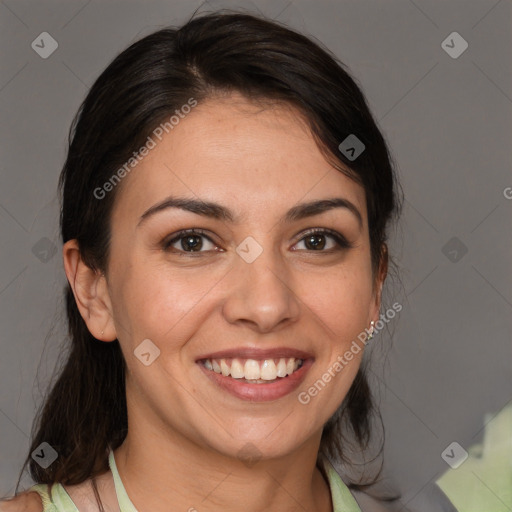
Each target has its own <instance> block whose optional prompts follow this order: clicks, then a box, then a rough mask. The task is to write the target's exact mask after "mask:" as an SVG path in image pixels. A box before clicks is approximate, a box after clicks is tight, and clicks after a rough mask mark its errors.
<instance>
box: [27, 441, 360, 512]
mask: <svg viewBox="0 0 512 512" xmlns="http://www.w3.org/2000/svg"><path fill="white" fill-rule="evenodd" d="M319 461H320V462H321V464H322V467H323V469H324V471H325V474H326V475H327V479H328V481H329V487H330V489H331V495H332V505H333V511H334V512H361V509H360V508H359V505H358V504H357V502H356V500H355V498H354V497H353V495H352V493H351V492H350V490H349V488H348V487H347V486H346V485H345V483H344V482H343V480H342V479H341V478H340V476H339V475H338V473H337V472H336V470H335V469H334V467H333V465H332V464H331V463H330V462H329V460H328V459H327V458H326V457H324V456H320V458H319ZM108 463H109V466H110V470H111V471H112V475H113V477H114V484H115V489H116V494H117V501H118V502H119V509H120V511H121V512H137V509H136V508H135V506H134V505H133V503H132V502H131V500H130V498H129V497H128V494H127V493H126V490H125V488H124V485H123V482H122V481H121V477H120V476H119V473H118V471H117V466H116V461H115V459H114V452H113V451H112V450H110V453H109V456H108ZM29 491H36V492H37V493H38V494H39V495H40V496H41V499H42V501H43V507H44V508H43V511H44V512H79V511H78V508H77V507H76V505H75V504H74V503H73V501H72V500H71V498H70V496H69V494H68V493H67V492H66V490H65V489H64V487H63V486H62V485H61V484H59V483H57V484H55V485H54V486H53V488H52V491H51V495H50V493H49V492H48V485H47V484H36V485H33V486H32V487H31V488H30V489H29Z"/></svg>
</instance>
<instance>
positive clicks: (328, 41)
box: [0, 0, 512, 506]
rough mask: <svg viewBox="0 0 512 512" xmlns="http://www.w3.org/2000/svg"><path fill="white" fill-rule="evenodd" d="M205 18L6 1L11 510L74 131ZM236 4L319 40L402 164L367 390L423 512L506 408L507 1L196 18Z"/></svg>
mask: <svg viewBox="0 0 512 512" xmlns="http://www.w3.org/2000/svg"><path fill="white" fill-rule="evenodd" d="M199 5H201V2H195V1H189V2H185V1H180V2H178V1H175V0H167V1H151V2H142V1H138V2H127V1H126V2H114V1H108V2H99V1H66V2H62V1H61V2H50V1H46V0H45V1H37V2H36V1H14V0H2V1H0V26H1V30H0V39H1V48H2V52H1V57H0V58H1V66H0V69H1V76H0V119H1V123H0V130H1V134H0V141H1V143H0V147H1V151H2V153H1V158H0V173H1V186H0V229H1V231H0V234H1V252H0V255H1V265H0V318H1V325H2V330H1V338H0V343H1V345H0V346H1V356H0V375H1V385H0V434H1V435H0V494H6V493H11V492H13V490H14V484H15V481H16V477H17V474H18V472H19V468H20V465H21V461H22V459H23V458H24V456H25V455H26V452H27V450H28V441H29V434H30V429H31V424H32V420H33V417H34V413H35V409H36V407H37V405H38V404H39V403H40V400H41V396H42V395H41V394H42V392H44V390H45V387H46V385H47V384H48V379H49V377H50V375H51V372H52V370H53V368H54V365H55V363H56V361H57V360H58V357H59V355H63V354H62V353H61V343H62V341H63V340H64V337H65V324H64V322H63V303H62V298H61V296H62V290H63V286H64V283H65V276H64V272H63V269H62V259H61V253H60V251H61V244H60V240H59V236H58V200H57V197H56V184H57V177H58V174H59V172H60V168H61V166H62V164H63V161H64V156H65V147H66V137H67V133H68V129H69V125H70V122H71V119H72V116H73V115H74V113H75V112H76V110H77V109H78V106H79V104H80V102H81V101H82V99H83V98H84V96H85V94H86V92H87V90H88V89H89V87H90V86H91V85H92V83H93V82H94V80H95V79H96V77H97V76H98V75H99V73H100V72H101V71H102V70H103V69H104V68H105V67H106V66H107V65H108V63H109V62H110V61H111V60H112V59H113V58H114V56H115V55H116V54H117V53H118V52H120V51H121V50H123V49H124V48H125V47H126V46H128V45H129V44H130V43H132V42H134V41H135V40H137V39H139V38H140V37H142V36H144V35H147V34H149V33H150V32H152V31H154V30H156V29H158V28H161V27H163V26H165V25H169V24H173V25H174V24H180V23H182V22H183V21H185V19H186V18H188V17H189V16H190V14H191V13H192V11H193V10H194V9H196V8H197V7H198V6H199ZM240 6H241V7H244V8H246V9H249V10H252V11H254V10H256V9H257V10H259V11H261V12H262V13H264V14H266V15H268V16H271V17H274V18H276V19H278V20H280V21H283V22H285V23H288V24H289V25H290V26H292V27H295V28H297V29H299V30H300V31H302V32H305V33H306V34H308V35H312V36H314V37H315V38H317V39H319V40H320V41H322V42H323V43H324V44H325V45H326V46H327V47H328V48H330V49H331V50H332V51H333V52H334V53H335V54H336V55H337V56H338V57H339V58H340V59H341V60H342V61H343V62H344V63H345V64H347V65H348V67H349V68H350V70H351V72H352V74H353V76H354V77H355V78H356V80H357V81H358V83H359V84H360V85H361V87H362V89H363V91H364V93H365V94H366V96H367V98H368V101H369V104H370V107H371V109H372V111H373V113H374V115H375V117H376V119H377V120H378V121H379V124H380V126H381V128H382V130H383V132H384V134H385V137H386V138H387V140H388V142H389V144H390V146H391V149H392V152H393V156H394V158H395V160H396V163H397V165H398V170H399V175H400V178H401V180H402V185H403V188H404V192H405V197H406V201H405V205H404V211H403V216H402V220H401V222H400V225H399V226H398V229H397V230H396V232H394V233H393V237H392V241H391V253H392V254H393V255H394V257H395V259H396V261H397V263H398V265H399V267H400V272H401V280H402V283H403V287H402V288H401V287H400V286H393V287H388V292H387V297H388V299H387V302H386V304H385V305H384V307H389V305H391V304H392V303H393V302H395V301H399V302H400V303H402V304H403V306H404V308H403V310H402V312H401V313H400V314H399V315H398V316H397V317H396V318H395V319H394V320H393V321H392V323H393V325H392V330H393V331H394V332H393V333H392V334H393V336H392V339H393V341H392V344H391V341H390V339H389V336H387V335H386V333H381V334H379V335H378V336H377V337H376V338H375V340H377V341H376V342H378V343H381V344H382V346H381V347H380V348H379V350H374V351H373V354H372V357H373V358H374V359H373V360H374V362H375V357H376V356H377V355H378V356H379V357H381V359H382V361H383V364H377V365H374V372H375V373H374V374H373V375H374V380H375V382H377V383H378V382H380V383H381V384H380V397H381V407H382V413H383V418H384V422H385V426H386V448H385V460H386V464H385V468H386V473H387V474H388V475H390V476H391V477H392V479H393V480H395V481H396V482H398V484H399V486H400V488H401V490H402V492H403V494H404V498H403V503H408V505H409V506H414V504H415V503H416V502H419V500H421V495H422V490H423V489H424V488H425V485H426V484H427V483H428V482H431V481H435V480H436V479H437V478H438V477H439V476H440V475H441V474H442V473H443V472H444V471H446V470H447V469H448V466H447V465H446V463H445V462H444V460H443V459H442V458H441V453H442V451H443V450H444V449H445V448H446V447H447V446H448V445H449V444H450V443H451V442H452V441H457V442H459V443H460V444H461V445H462V446H464V447H466V448H468V447H469V446H470V445H472V444H473V443H475V442H478V441H480V440H481V436H482V427H483V423H484V415H485V414H486V413H488V414H491V415H495V414H497V413H498V412H499V411H500V410H501V409H502V408H503V407H504V406H505V405H506V404H507V403H508V402H509V401H510V400H511V399H512V371H511V366H512V357H511V356H512V353H511V344H510V332H511V327H512V325H511V308H512V292H511V265H510V262H511V261H512V260H511V252H512V251H511V249H512V248H511V239H512V238H511V228H512V223H511V222H510V220H511V218H512V217H511V213H512V200H511V199H507V197H506V195H505V193H504V191H506V189H507V187H512V175H511V172H510V169H511V160H512V157H511V151H510V147H511V142H512V140H511V134H512V116H511V112H512V88H511V83H512V79H511V78H512V75H511V63H512V56H511V53H512V51H511V50H512V45H511V30H510V29H511V11H512V4H511V1H510V0H508V1H507V0H501V1H494V0H492V1H490V0H487V1H482V0H481V1H476V0H473V1H450V2H447V1H441V0H439V1H432V0H428V1H427V0H415V1H412V0H400V1H398V0H394V1H386V2H384V1H369V0H363V1H355V0H354V1H337V2H335V1H330V2H329V1H322V2H313V1H306V0H293V1H292V2H290V1H282V0H279V1H274V2H263V1H262V2H254V3H251V2H217V1H210V2H207V3H206V4H205V5H204V7H203V9H215V8H217V7H240ZM43 31H46V32H49V33H50V34H51V35H52V37H53V38H55V39H56V40H57V42H58V45H59V46H58V49H57V50H56V51H55V53H53V54H52V55H51V56H50V57H49V58H47V59H42V58H41V57H40V56H39V55H38V54H37V53H36V52H35V51H34V50H33V49H32V48H31V43H32V41H34V40H35V39H36V38H37V37H38V36H39V34H40V33H41V32H43ZM453 31H456V32H458V33H460V34H461V35H462V37H463V38H464V39H465V40H466V41H467V42H468V44H469V47H468V49H467V50H466V51H465V52H464V53H463V54H462V55H460V57H458V58H456V59H454V58H452V57H450V56H449V55H448V54H447V53H446V52H445V51H444V50H443V48H442V47H441V43H442V41H443V40H445V38H446V37H447V36H448V35H449V34H450V33H451V32H453ZM509 197H510V195H509ZM453 237H456V238H457V240H456V241H455V242H453V241H452V242H451V244H450V245H448V246H446V244H447V243H448V242H449V241H450V240H451V239H452V238H453ZM41 239H43V240H42V241H41ZM452 244H455V245H452ZM457 244H458V245H457ZM464 248H465V249H466V250H467V253H465V254H463V252H464ZM453 250H455V251H456V252H453ZM453 260H455V261H453ZM390 346H391V349H389V353H388V357H387V358H386V357H385V354H386V351H385V350H384V349H383V347H390ZM378 362H379V361H378ZM36 377H37V379H36ZM23 482H24V484H25V485H29V484H30V483H31V480H30V479H28V477H27V478H25V479H24V480H23ZM488 484H489V485H490V487H491V488H492V483H491V482H488Z"/></svg>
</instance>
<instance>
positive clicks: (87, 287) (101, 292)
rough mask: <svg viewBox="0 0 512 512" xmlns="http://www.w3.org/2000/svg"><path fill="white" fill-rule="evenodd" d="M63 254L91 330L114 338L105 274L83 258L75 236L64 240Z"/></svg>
mask: <svg viewBox="0 0 512 512" xmlns="http://www.w3.org/2000/svg"><path fill="white" fill-rule="evenodd" d="M62 257H63V260H64V270H65V272H66V276H67V278H68V281H69V284H70V286H71V289H72V290H73V295H74V297H75V301H76V304H77V307H78V310H79V311H80V314H81V315H82V318H83V319H84V321H85V323H86V324H87V328H88V329H89V332H90V333H91V334H92V335H93V336H94V337H95V338H96V339H98V340H101V341H114V340H115V339H116V338H117V334H116V330H115V325H114V321H113V318H112V304H111V301H110V296H109V293H108V288H107V283H106V279H105V276H104V274H102V273H101V272H100V271H99V270H94V269H92V268H91V267H89V266H88V265H86V263H85V262H84V261H83V260H82V257H81V254H80V249H79V245H78V241H77V240H76V239H73V240H69V241H68V242H66V243H65V244H64V247H63V248H62Z"/></svg>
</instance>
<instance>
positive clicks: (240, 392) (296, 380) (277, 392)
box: [197, 359, 313, 402]
mask: <svg viewBox="0 0 512 512" xmlns="http://www.w3.org/2000/svg"><path fill="white" fill-rule="evenodd" d="M197 364H198V365H199V367H200V368H201V370H202V371H203V372H204V373H205V374H206V376H207V377H208V378H209V379H211V380H212V381H213V382H214V383H215V384H216V385H218V386H219V387H221V388H222V389H224V390H225V391H227V392H228V393H231V394H232V395H234V396H236V397H237V398H241V399H242V400H248V401H251V402H267V401H271V400H277V399H278V398H282V397H283V396H286V395H288V394H289V393H291V392H292V391H294V390H295V389H297V388H298V387H299V385H300V384H301V382H302V381H303V380H304V378H305V377H306V373H307V372H308V370H309V369H310V368H311V365H312V364H313V359H305V360H304V363H303V364H302V366H301V367H300V368H299V369H298V370H296V371H294V372H293V373H292V374H291V375H288V376H287V377H283V378H278V379H277V380H276V381H274V382H269V383H268V384H267V383H261V384H251V383H250V382H245V381H243V380H237V379H234V378H233V377H225V376H224V375H222V373H216V372H214V371H213V370H208V368H206V367H205V366H204V365H203V364H201V363H200V362H198V363H197Z"/></svg>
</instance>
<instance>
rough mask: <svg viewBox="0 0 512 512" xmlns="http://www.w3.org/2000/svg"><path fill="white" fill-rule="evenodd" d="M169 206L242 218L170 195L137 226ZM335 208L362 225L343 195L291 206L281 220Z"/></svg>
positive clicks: (208, 204) (232, 219)
mask: <svg viewBox="0 0 512 512" xmlns="http://www.w3.org/2000/svg"><path fill="white" fill-rule="evenodd" d="M168 208H178V209H180V210H185V211H188V212H192V213H195V214H197V215H202V216H204V217H210V218H212V219H218V220H222V221H226V222H230V223H233V224H238V223H239V222H240V218H239V217H238V216H237V215H235V214H234V213H233V212H232V211H231V210H230V209H229V208H226V207H225V206H222V205H220V204H218V203H214V202H210V201H201V200H197V199H193V198H188V197H174V196H169V197H167V198H165V199H164V200H163V201H160V202H159V203H157V204H155V205H153V206H151V207H150V208H148V209H147V210H146V211H145V212H144V213H143V214H142V215H141V217H140V219H139V222H138V224H137V227H138V226H140V225H141V224H142V223H143V221H145V220H146V219H148V218H149V217H151V216H152V215H155V214H156V213H158V212H161V211H162V210H166V209H168ZM335 208H345V209H347V210H349V211H350V212H352V214H353V215H354V216H355V217H356V218H357V221H358V223H359V227H362V225H363V218H362V216H361V213H360V212H359V210H358V209H357V207H356V206H355V205H354V203H352V202H350V201H349V200H348V199H345V198H343V197H333V198H329V199H320V200H317V201H311V202H308V203H301V204H298V205H296V206H294V207H293V208H290V209H289V210H288V211H287V212H286V213H285V215H284V216H283V218H282V219H281V221H280V222H285V223H289V222H294V221H298V220H301V219H305V218H308V217H313V216H314V215H319V214H321V213H324V212H327V211H330V210H333V209H335Z"/></svg>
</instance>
